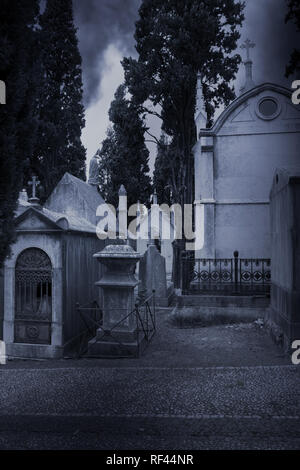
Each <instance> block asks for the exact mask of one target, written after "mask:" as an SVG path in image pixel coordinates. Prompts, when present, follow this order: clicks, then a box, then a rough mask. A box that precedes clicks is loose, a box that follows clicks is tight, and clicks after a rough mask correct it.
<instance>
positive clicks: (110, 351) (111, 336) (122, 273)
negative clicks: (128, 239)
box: [88, 244, 143, 357]
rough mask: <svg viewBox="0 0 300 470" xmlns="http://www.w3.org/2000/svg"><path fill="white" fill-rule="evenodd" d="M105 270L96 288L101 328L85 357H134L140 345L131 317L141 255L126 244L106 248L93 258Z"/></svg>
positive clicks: (90, 343) (132, 316) (133, 319)
mask: <svg viewBox="0 0 300 470" xmlns="http://www.w3.org/2000/svg"><path fill="white" fill-rule="evenodd" d="M94 258H96V259H97V260H98V261H99V262H100V263H101V264H103V265H104V266H106V271H105V272H104V274H103V276H102V278H101V279H100V281H98V282H96V285H97V286H99V287H101V288H102V292H103V324H102V328H99V329H98V330H97V335H96V338H93V339H92V340H91V341H90V342H89V345H88V355H89V356H93V357H102V356H105V357H114V356H122V355H135V354H136V353H137V351H138V348H139V343H140V342H141V341H142V340H143V337H142V336H139V335H138V332H137V323H136V316H135V314H134V288H135V287H136V286H137V285H138V283H139V281H138V280H137V279H136V277H135V275H134V271H135V265H136V263H137V262H138V261H139V259H140V254H139V253H137V252H136V251H134V249H133V248H132V247H131V246H129V245H125V244H114V245H108V246H106V247H105V248H104V249H103V250H102V251H101V252H99V253H96V254H95V255H94Z"/></svg>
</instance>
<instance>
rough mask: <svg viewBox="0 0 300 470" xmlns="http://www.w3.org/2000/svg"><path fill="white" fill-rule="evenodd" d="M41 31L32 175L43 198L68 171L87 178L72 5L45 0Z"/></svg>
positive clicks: (76, 42) (58, 0)
mask: <svg viewBox="0 0 300 470" xmlns="http://www.w3.org/2000/svg"><path fill="white" fill-rule="evenodd" d="M41 28H42V29H41V51H42V71H43V84H42V85H43V86H42V88H41V95H40V99H39V118H40V125H39V139H38V143H37V146H36V148H35V152H34V155H33V157H32V159H31V170H32V172H34V173H36V174H38V176H39V179H40V181H41V183H42V187H43V190H44V191H43V196H44V198H47V197H48V196H49V194H50V193H51V191H52V190H53V188H54V187H55V186H56V184H57V183H58V181H59V180H60V178H61V177H62V176H63V175H64V173H65V172H66V171H68V172H70V173H72V174H73V175H74V176H77V177H79V178H82V179H84V178H85V149H84V147H83V145H82V143H81V131H82V128H83V127H84V108H83V105H82V73H81V57H80V54H79V50H78V40H77V36H76V28H75V26H74V20H73V5H72V0H47V4H46V8H45V11H44V13H43V15H42V17H41Z"/></svg>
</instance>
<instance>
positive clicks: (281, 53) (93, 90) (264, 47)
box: [73, 0, 299, 166]
mask: <svg viewBox="0 0 300 470" xmlns="http://www.w3.org/2000/svg"><path fill="white" fill-rule="evenodd" d="M73 1H74V15H75V23H76V25H77V27H78V38H79V48H80V52H81V56H82V61H83V82H84V104H85V107H86V127H85V129H84V131H83V135H82V140H83V143H84V145H85V147H86V148H87V158H88V160H89V159H90V158H91V157H92V156H93V154H94V153H95V152H96V150H97V149H98V148H99V146H100V144H101V142H102V140H103V139H104V138H105V134H106V129H107V126H108V123H109V121H108V109H109V105H110V102H111V101H112V99H113V96H114V93H115V91H116V88H117V87H118V85H119V84H121V83H122V81H123V71H122V67H121V64H120V61H121V59H122V58H123V56H125V55H126V56H129V55H131V56H135V48H134V38H133V35H134V24H135V21H136V20H137V18H138V8H139V5H140V3H141V0H73ZM285 13H286V0H246V9H245V21H244V24H243V27H242V30H241V41H240V42H242V41H244V40H245V39H246V38H248V37H249V38H250V39H251V41H253V42H255V44H256V47H255V49H254V50H253V49H252V50H251V57H252V59H253V79H254V81H255V83H257V84H259V83H263V82H273V83H278V84H281V85H284V86H287V87H290V84H291V81H292V79H291V78H290V79H288V80H287V79H286V78H285V77H284V71H285V65H286V63H287V62H288V58H289V55H290V52H291V50H292V48H293V47H296V34H295V28H294V26H293V25H285V24H284V16H285ZM298 40H299V39H298ZM240 53H241V54H242V56H243V55H244V54H245V52H244V51H240ZM243 78H244V70H243V66H241V70H240V72H239V74H238V76H237V79H236V83H235V86H236V91H237V92H238V90H239V88H240V86H241V84H242V82H243ZM152 125H153V128H154V131H156V132H159V130H158V126H157V125H156V124H155V123H152ZM150 150H151V155H152V156H151V163H152V164H151V166H152V165H153V158H154V149H153V148H151V149H150Z"/></svg>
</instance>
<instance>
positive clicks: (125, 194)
mask: <svg viewBox="0 0 300 470" xmlns="http://www.w3.org/2000/svg"><path fill="white" fill-rule="evenodd" d="M119 196H127V191H126V189H125V187H124V185H123V184H121V186H120V189H119Z"/></svg>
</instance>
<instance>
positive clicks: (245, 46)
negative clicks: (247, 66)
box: [241, 39, 256, 60]
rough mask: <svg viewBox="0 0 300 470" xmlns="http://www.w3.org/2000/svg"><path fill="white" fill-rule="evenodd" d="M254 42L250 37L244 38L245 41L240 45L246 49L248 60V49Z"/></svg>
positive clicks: (253, 45) (248, 58)
mask: <svg viewBox="0 0 300 470" xmlns="http://www.w3.org/2000/svg"><path fill="white" fill-rule="evenodd" d="M255 45H256V44H255V43H254V42H251V41H250V39H246V41H244V42H243V44H242V45H241V49H246V51H247V60H250V49H252V48H253V47H255Z"/></svg>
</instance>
